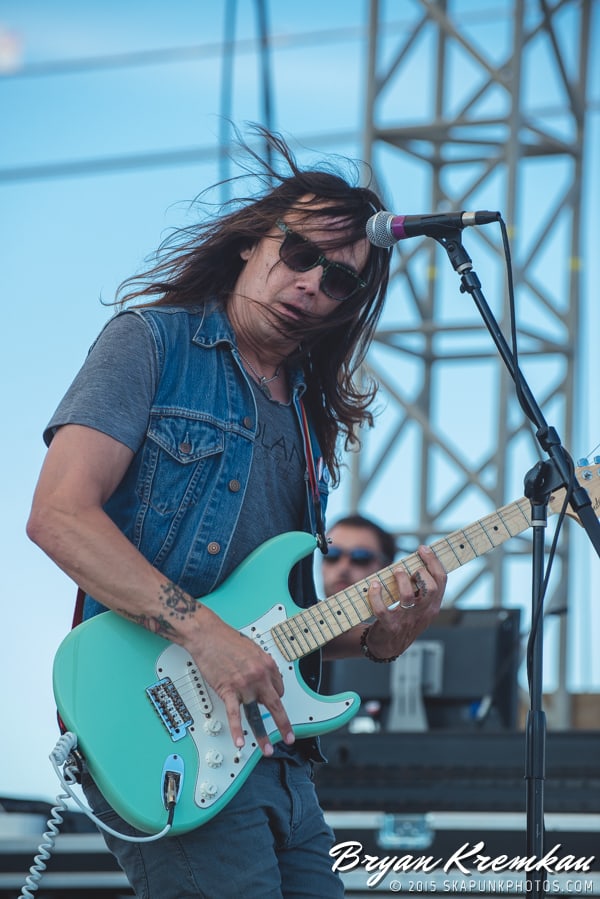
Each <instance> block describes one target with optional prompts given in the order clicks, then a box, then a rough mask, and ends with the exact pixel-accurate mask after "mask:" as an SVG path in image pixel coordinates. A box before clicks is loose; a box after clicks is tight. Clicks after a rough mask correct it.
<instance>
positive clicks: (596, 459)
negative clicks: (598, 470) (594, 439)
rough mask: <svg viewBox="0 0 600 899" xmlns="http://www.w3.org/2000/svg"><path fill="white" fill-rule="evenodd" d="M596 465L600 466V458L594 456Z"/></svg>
mask: <svg viewBox="0 0 600 899" xmlns="http://www.w3.org/2000/svg"><path fill="white" fill-rule="evenodd" d="M594 465H600V456H594Z"/></svg>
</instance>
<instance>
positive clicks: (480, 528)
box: [173, 498, 531, 711]
mask: <svg viewBox="0 0 600 899" xmlns="http://www.w3.org/2000/svg"><path fill="white" fill-rule="evenodd" d="M526 504H527V501H526V500H525V499H524V498H523V499H521V500H517V501H516V502H515V503H511V504H510V505H509V506H505V507H503V508H502V509H499V510H497V512H495V513H493V514H491V515H488V516H485V517H483V518H482V519H480V520H479V521H477V522H474V523H473V524H471V525H468V526H467V527H466V528H464V529H462V530H460V531H455V532H454V533H453V534H452V535H450V536H449V537H447V538H444V539H442V540H439V541H437V542H435V543H433V544H432V549H433V550H434V552H435V554H436V556H437V557H438V559H439V560H440V561H441V562H442V565H443V566H444V568H445V570H446V571H451V570H453V568H455V567H457V565H462V564H464V563H465V562H467V561H469V560H470V559H471V558H478V557H479V556H480V555H483V554H485V553H486V552H488V549H484V550H483V552H481V551H478V550H477V548H476V543H477V539H476V538H477V536H478V535H479V536H481V535H482V534H483V536H485V538H486V540H487V541H488V543H489V544H490V546H489V549H493V548H494V547H495V546H497V545H500V544H501V543H503V542H505V541H506V540H507V539H508V538H509V537H514V536H516V535H517V534H519V533H522V532H523V531H524V530H526V528H527V527H529V526H530V523H531V522H530V519H529V517H528V516H527V515H526V513H525V511H524V508H523V506H524V505H526ZM527 505H528V504H527ZM497 521H499V522H500V524H501V525H502V528H501V530H499V528H498V525H497V524H495V522H497ZM517 521H518V525H517V524H516V523H517ZM486 524H492V525H493V527H492V530H493V531H494V532H495V536H498V537H500V538H501V539H499V540H498V543H494V541H493V539H492V534H490V532H489V530H488V528H487V527H486ZM510 525H516V527H515V529H514V532H513V530H512V529H511V526H510ZM505 534H506V535H507V536H505ZM461 537H463V538H464V540H465V541H466V543H467V544H468V550H470V552H472V553H473V555H472V556H471V555H470V554H468V555H467V557H465V554H464V551H465V549H466V547H465V545H464V543H462V544H459V545H458V549H459V550H460V551H461V553H462V558H461V556H460V555H459V554H458V553H457V551H456V549H455V546H454V545H453V543H452V541H453V540H454V541H456V540H460V539H461ZM474 543H475V545H474ZM421 565H422V560H421V558H420V556H419V555H418V553H412V554H411V555H409V556H408V557H406V558H405V559H402V560H399V561H398V562H396V563H394V565H393V566H390V567H389V568H385V569H382V570H381V571H379V572H376V573H375V574H374V575H371V576H370V577H377V578H378V580H380V581H381V583H382V584H383V586H384V589H385V590H386V592H387V593H388V595H389V597H390V599H391V600H392V603H391V604H393V603H394V602H396V601H397V600H396V599H395V598H394V596H393V594H392V593H391V592H390V590H389V589H388V586H387V584H386V582H385V581H384V579H383V577H384V576H385V577H387V578H388V579H389V583H390V584H391V585H394V584H395V580H394V578H393V570H394V569H395V568H397V567H398V566H402V567H404V569H405V570H406V571H407V573H408V574H409V575H410V574H411V573H412V572H413V570H416V568H418V567H420V566H421ZM369 582H370V581H369V578H365V579H364V580H363V581H360V582H358V584H355V585H353V586H352V587H350V588H347V590H345V591H341V592H340V593H337V594H335V595H334V596H332V597H330V598H329V599H327V600H324V601H323V602H320V603H317V604H316V605H314V606H311V607H309V608H308V609H305V610H303V611H301V612H299V613H298V614H296V615H293V616H292V617H291V618H286V619H283V620H282V621H280V622H277V623H276V624H275V625H274V626H273V628H269V629H268V630H267V631H266V632H265V634H259V635H257V637H258V640H259V643H260V645H261V646H262V647H263V648H264V649H265V650H266V651H267V652H269V651H271V650H273V649H274V648H277V649H278V647H277V641H276V640H275V638H274V637H273V633H272V632H273V630H274V629H275V628H279V629H280V630H282V629H283V628H285V626H286V625H288V628H289V629H290V630H291V631H293V630H294V629H296V632H297V634H298V635H299V637H300V640H301V641H304V642H305V643H306V644H307V645H308V650H307V652H312V651H314V649H317V648H318V647H319V646H321V645H324V643H327V642H328V640H329V639H331V638H332V637H333V636H337V635H338V634H340V633H344V632H345V630H347V629H349V628H344V627H342V628H341V629H340V628H339V626H338V627H336V624H338V625H339V622H336V620H335V617H334V616H335V615H336V608H337V609H338V610H339V611H340V612H341V613H342V614H344V616H345V617H346V620H347V621H348V622H349V625H350V627H353V626H354V623H356V624H358V623H360V622H361V621H364V620H366V619H367V618H369V617H371V616H370V615H366V616H364V617H363V616H362V613H361V612H358V611H357V608H356V600H360V603H361V604H364V603H365V601H366V600H365V596H364V595H362V592H361V591H365V590H366V589H367V588H368V585H369ZM350 591H353V593H355V594H356V595H355V596H353V595H352V593H350ZM352 611H353V612H354V616H352V614H351V612H352ZM317 614H318V615H319V621H318V622H317V621H316V620H315V616H316V615H317ZM355 617H358V618H359V621H356V622H354V618H355ZM310 618H312V624H313V627H316V628H317V629H318V630H319V631H320V632H321V635H322V636H323V637H324V639H323V641H322V642H320V641H317V643H316V646H312V643H310V642H309V641H308V640H307V639H306V638H305V637H303V636H302V634H303V633H310V630H311V629H310V627H309V628H304V630H303V631H302V630H299V628H301V626H302V625H301V623H300V622H299V621H298V619H301V620H302V623H304V624H306V623H307V622H308V619H310ZM322 624H323V625H324V626H325V627H326V628H327V629H328V630H329V631H330V632H331V636H328V635H326V634H324V632H323V627H322ZM292 636H294V634H292ZM288 642H289V641H288ZM295 642H297V641H296V640H295ZM278 651H279V649H278ZM307 652H303V653H301V654H300V655H296V653H295V651H294V658H293V659H292V660H291V661H295V660H297V659H298V658H301V657H302V655H305V654H307ZM284 661H285V662H286V663H288V664H291V661H290V662H288V660H287V659H285V657H284ZM197 670H198V673H199V676H200V677H201V678H202V683H203V685H204V689H207V690H208V689H211V692H212V693H214V692H215V691H214V690H212V688H210V687H209V685H208V684H207V682H206V681H205V679H204V677H203V675H202V673H201V672H200V671H199V669H197ZM191 673H192V672H185V673H184V674H182V675H181V676H180V677H178V678H176V679H174V680H173V684H174V686H175V688H176V689H177V690H178V692H179V694H180V696H181V698H182V700H183V701H184V702H185V704H186V706H188V704H196V703H198V704H201V702H202V700H201V699H199V698H198V695H197V687H196V686H195V685H194V683H193V682H192V681H191V679H190V675H191ZM192 700H193V703H192ZM188 711H190V709H189V708H188Z"/></svg>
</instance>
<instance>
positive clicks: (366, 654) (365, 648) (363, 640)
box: [360, 624, 401, 664]
mask: <svg viewBox="0 0 600 899" xmlns="http://www.w3.org/2000/svg"><path fill="white" fill-rule="evenodd" d="M370 630H371V625H370V624H369V625H367V627H366V628H365V629H364V631H363V632H362V634H361V635H360V651H361V652H362V654H363V655H364V657H365V659H369V661H370V662H380V663H383V664H385V663H387V662H395V661H396V659H397V658H398V657H399V656H400V655H401V653H398V655H397V656H390V657H389V659H378V658H377V656H374V655H373V653H372V652H371V650H370V649H369V647H368V646H367V635H368V633H369V631H370Z"/></svg>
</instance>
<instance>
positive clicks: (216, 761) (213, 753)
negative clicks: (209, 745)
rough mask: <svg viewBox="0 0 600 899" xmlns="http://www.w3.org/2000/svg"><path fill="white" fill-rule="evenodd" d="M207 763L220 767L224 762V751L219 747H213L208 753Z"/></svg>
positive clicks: (210, 766)
mask: <svg viewBox="0 0 600 899" xmlns="http://www.w3.org/2000/svg"><path fill="white" fill-rule="evenodd" d="M205 758H206V764H207V765H208V767H209V768H220V767H221V765H222V764H223V753H222V752H219V751H218V749H211V750H210V751H209V752H207V753H206V756H205Z"/></svg>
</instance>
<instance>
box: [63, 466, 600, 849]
mask: <svg viewBox="0 0 600 899" xmlns="http://www.w3.org/2000/svg"><path fill="white" fill-rule="evenodd" d="M599 468H600V466H598V465H591V466H584V467H581V468H578V469H577V476H578V480H579V483H580V484H581V485H582V486H585V487H586V488H587V489H588V492H589V493H590V496H591V498H592V502H593V506H594V509H595V511H596V514H598V511H599V509H600V500H599V494H600V489H599V477H598V469H599ZM563 500H564V491H563V490H561V491H558V492H557V493H556V494H555V495H554V496H553V497H552V498H551V501H550V511H551V512H553V513H557V512H559V511H560V509H561V508H562V505H563ZM530 525H531V519H530V502H529V500H527V499H525V498H522V499H520V500H517V501H516V502H514V503H511V504H510V505H508V506H504V507H503V508H502V509H499V510H498V511H497V512H494V513H492V514H491V515H487V516H485V517H484V518H482V519H480V520H479V521H477V522H475V523H474V524H471V525H469V526H468V527H467V528H466V529H464V530H460V531H455V532H454V533H453V534H451V535H450V536H449V537H448V538H446V539H443V540H439V541H437V542H435V543H433V544H432V549H433V550H434V552H435V554H436V555H437V557H438V558H439V559H440V561H441V562H442V564H443V566H444V568H445V569H446V571H453V570H454V569H456V568H459V567H460V566H461V565H464V564H466V563H467V562H469V561H470V560H471V559H475V558H477V557H478V556H481V555H483V554H484V553H487V552H489V551H490V550H491V549H493V548H494V547H496V546H499V545H500V544H501V543H504V542H505V541H506V540H508V539H509V538H510V537H514V536H516V535H517V534H520V533H522V532H523V531H525V530H526V529H527V528H529V527H530ZM314 549H315V540H314V538H313V537H312V536H310V535H308V534H305V533H300V532H292V533H288V534H283V535H281V536H279V537H274V538H273V539H272V540H269V541H267V542H266V543H264V544H263V545H262V546H260V547H259V548H258V549H257V550H255V551H254V552H253V553H252V554H251V555H250V556H249V557H248V558H247V559H246V561H245V562H244V563H243V564H242V565H241V566H240V567H239V568H238V569H237V570H236V571H235V572H234V573H233V574H232V575H231V577H229V578H228V579H227V581H225V582H224V583H223V584H222V585H221V586H220V587H219V588H218V589H217V590H215V591H214V592H213V593H211V594H210V595H208V596H205V597H202V600H201V601H202V603H203V604H204V605H206V606H208V607H209V608H211V609H212V610H213V611H214V612H216V613H217V614H218V615H219V616H220V617H221V618H222V619H223V620H224V621H226V622H227V623H228V624H229V625H231V626H232V627H234V628H236V629H237V630H239V631H240V632H241V633H243V634H245V635H246V636H247V637H248V638H249V639H251V640H254V641H255V643H257V644H258V646H260V647H262V648H263V649H264V650H265V652H268V653H270V654H271V656H272V657H273V658H274V660H275V661H276V663H277V665H278V667H279V670H280V671H281V673H282V676H283V680H284V685H285V695H284V704H285V708H286V711H287V714H288V717H289V719H290V721H291V722H292V725H293V727H294V731H295V733H296V736H297V737H298V738H302V737H310V736H317V735H319V734H323V733H326V732H328V731H331V730H335V729H336V728H338V727H341V726H342V725H344V724H345V723H346V722H347V721H348V720H349V719H350V718H352V716H353V715H354V714H355V713H356V712H357V711H358V708H359V705H360V698H359V697H358V696H357V695H356V693H351V692H348V693H340V694H337V695H335V696H321V695H319V694H317V693H315V692H313V690H311V689H310V688H309V687H308V686H307V685H306V684H305V683H304V681H303V680H302V677H301V674H300V671H299V660H300V659H301V658H302V657H303V656H305V655H307V654H308V653H310V652H312V651H313V650H315V649H318V648H319V647H320V646H323V645H324V644H325V643H327V642H329V640H331V639H332V638H333V637H336V636H338V635H340V634H342V633H344V632H346V631H347V630H349V629H350V628H352V627H354V626H355V625H356V624H359V623H360V622H362V621H366V620H367V619H369V618H370V617H371V609H370V606H369V603H368V601H367V590H368V587H369V583H370V582H371V581H372V580H373V579H374V578H378V579H379V580H380V581H381V582H382V584H383V586H384V590H383V593H382V595H383V597H384V600H385V601H386V602H387V604H388V605H392V604H393V603H394V602H395V601H396V599H397V592H396V586H395V579H394V575H393V570H394V569H395V568H397V567H398V566H403V567H404V568H405V569H406V570H407V571H408V573H409V574H411V573H413V572H414V571H415V570H416V569H417V568H418V567H420V566H421V565H422V562H421V561H420V559H419V557H418V555H417V554H416V553H414V554H412V555H410V556H408V557H406V558H405V559H403V560H401V561H399V562H395V563H394V565H393V566H392V567H389V568H383V569H382V570H381V571H379V572H377V573H376V574H373V575H369V577H367V578H366V579H365V580H362V581H359V582H358V583H357V584H354V585H353V586H352V587H349V588H348V589H346V590H343V591H342V592H340V593H336V594H335V595H334V596H332V597H330V598H329V599H326V600H323V601H322V602H320V603H318V604H317V605H315V606H312V607H311V608H310V609H306V610H300V609H299V608H298V607H297V606H296V605H295V604H294V603H293V602H292V600H291V598H290V596H289V593H288V589H287V581H288V574H289V570H290V568H291V567H292V565H294V564H295V563H296V562H297V561H299V560H300V559H301V558H303V557H305V556H307V555H308V554H309V553H311V552H313V551H314ZM54 695H55V698H56V703H57V706H58V710H59V713H60V716H61V718H62V720H63V722H64V723H65V725H66V727H67V728H68V729H69V730H70V731H72V732H73V733H74V734H75V735H76V737H77V740H78V748H79V750H80V752H81V753H82V754H83V756H84V757H85V760H86V762H87V765H88V768H89V770H90V773H91V774H92V776H93V778H94V779H95V781H96V783H97V784H98V786H99V788H100V789H101V791H102V792H103V793H104V795H105V797H106V798H107V800H108V801H109V802H110V804H111V805H112V806H113V808H114V809H115V810H116V811H117V812H118V813H119V814H120V815H121V817H123V818H124V819H125V820H126V821H128V822H129V823H130V824H132V825H134V826H135V827H138V828H139V829H140V830H142V831H144V832H146V833H157V832H159V831H160V830H162V828H163V827H164V825H165V822H166V809H165V802H164V778H165V772H166V771H175V772H177V773H178V776H179V783H180V791H179V799H178V802H177V805H176V808H175V815H174V821H173V827H172V829H171V831H170V833H171V834H176V833H182V832H185V831H188V830H191V829H192V828H195V827H198V826H199V825H202V824H204V823H205V822H206V821H208V820H209V819H210V818H212V817H213V816H214V815H216V814H217V813H218V812H219V811H220V810H221V809H222V808H223V807H224V806H225V805H226V804H227V803H228V802H229V801H230V800H231V799H232V798H233V796H235V794H236V793H237V792H238V790H239V789H240V787H241V786H242V784H243V783H244V781H245V780H246V779H247V777H248V775H249V774H250V772H251V771H252V770H253V768H254V767H255V766H256V764H257V762H258V761H259V759H260V757H261V752H260V749H259V747H258V746H257V744H256V742H255V741H254V739H253V737H252V734H251V733H250V729H249V728H248V727H246V730H247V731H248V737H247V740H246V746H245V747H244V749H243V750H238V749H237V748H236V747H235V746H234V744H233V740H232V739H231V735H230V733H229V728H228V724H227V716H226V713H225V708H224V705H223V703H222V701H221V700H220V698H219V697H218V696H217V694H216V693H215V692H214V691H213V690H212V688H211V687H210V685H209V684H208V683H207V682H206V681H205V679H204V678H203V676H202V672H201V671H199V670H198V668H197V666H196V664H195V663H194V660H193V659H192V657H191V656H190V655H189V654H188V653H187V652H186V651H185V650H184V649H182V648H181V647H180V646H178V645H176V644H174V643H170V642H169V641H168V640H165V639H163V638H162V637H159V636H157V635H155V634H152V633H150V632H149V631H147V630H145V629H144V628H142V627H141V626H139V625H137V624H134V623H132V622H130V621H128V620H126V619H125V618H123V617H121V616H120V615H117V614H115V613H114V612H106V613H104V614H102V615H98V616H96V617H95V618H92V619H90V620H89V621H86V622H84V623H83V624H80V625H79V626H78V627H76V628H74V629H73V630H72V631H71V632H70V633H69V634H68V636H67V637H66V638H65V639H64V640H63V642H62V643H61V645H60V647H59V649H58V651H57V654H56V657H55V661H54ZM261 711H262V713H263V720H264V724H265V729H266V731H267V733H268V734H269V736H270V739H271V740H272V741H273V742H276V741H278V740H279V739H280V738H281V737H280V734H279V733H278V731H277V729H276V728H275V725H274V722H273V720H272V718H271V716H270V715H269V713H268V712H267V710H266V709H264V708H262V707H261ZM243 723H244V724H246V722H245V720H244V721H243Z"/></svg>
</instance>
